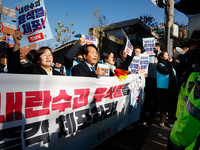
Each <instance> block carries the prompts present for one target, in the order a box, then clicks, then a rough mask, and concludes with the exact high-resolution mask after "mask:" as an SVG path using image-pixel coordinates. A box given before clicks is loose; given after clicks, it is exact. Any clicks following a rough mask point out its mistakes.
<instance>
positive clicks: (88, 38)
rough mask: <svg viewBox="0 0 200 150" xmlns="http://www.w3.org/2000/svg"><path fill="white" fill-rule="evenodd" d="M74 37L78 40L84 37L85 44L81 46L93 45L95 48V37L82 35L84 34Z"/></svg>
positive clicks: (96, 42)
mask: <svg viewBox="0 0 200 150" xmlns="http://www.w3.org/2000/svg"><path fill="white" fill-rule="evenodd" d="M74 37H78V38H81V37H84V38H85V43H83V45H84V44H94V45H95V46H96V47H97V44H98V41H97V38H96V37H92V36H88V35H84V34H77V35H75V36H74Z"/></svg>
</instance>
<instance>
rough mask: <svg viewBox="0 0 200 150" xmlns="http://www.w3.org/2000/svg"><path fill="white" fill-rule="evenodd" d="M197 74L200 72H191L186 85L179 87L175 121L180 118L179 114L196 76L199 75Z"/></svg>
mask: <svg viewBox="0 0 200 150" xmlns="http://www.w3.org/2000/svg"><path fill="white" fill-rule="evenodd" d="M199 73H200V72H192V73H191V74H190V76H189V77H188V80H187V83H186V84H183V85H182V86H181V90H180V92H179V96H178V103H177V109H176V118H177V119H178V118H179V117H180V114H181V113H182V111H183V109H184V107H185V104H186V102H187V100H188V96H189V94H190V92H191V90H192V88H193V86H194V84H195V82H196V80H197V76H198V75H199Z"/></svg>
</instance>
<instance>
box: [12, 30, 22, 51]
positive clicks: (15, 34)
mask: <svg viewBox="0 0 200 150" xmlns="http://www.w3.org/2000/svg"><path fill="white" fill-rule="evenodd" d="M19 30H20V28H18V29H16V30H15V33H14V34H13V39H14V41H15V45H14V48H13V52H15V51H17V50H18V49H19V48H20V42H19V40H21V39H22V34H21V33H20V32H19Z"/></svg>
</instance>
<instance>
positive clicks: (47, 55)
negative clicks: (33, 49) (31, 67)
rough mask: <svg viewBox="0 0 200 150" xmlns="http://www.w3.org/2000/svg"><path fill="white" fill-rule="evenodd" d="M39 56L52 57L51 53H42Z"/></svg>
mask: <svg viewBox="0 0 200 150" xmlns="http://www.w3.org/2000/svg"><path fill="white" fill-rule="evenodd" d="M41 56H42V57H50V58H51V57H53V56H52V54H42V55H41Z"/></svg>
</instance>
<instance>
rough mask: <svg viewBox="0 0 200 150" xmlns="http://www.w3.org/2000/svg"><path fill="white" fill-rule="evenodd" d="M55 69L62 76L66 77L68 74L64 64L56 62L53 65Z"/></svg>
mask: <svg viewBox="0 0 200 150" xmlns="http://www.w3.org/2000/svg"><path fill="white" fill-rule="evenodd" d="M53 68H54V70H56V71H58V72H60V73H61V74H62V75H65V74H66V71H65V68H64V66H63V65H62V63H59V62H56V63H55V64H54V65H53Z"/></svg>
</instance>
